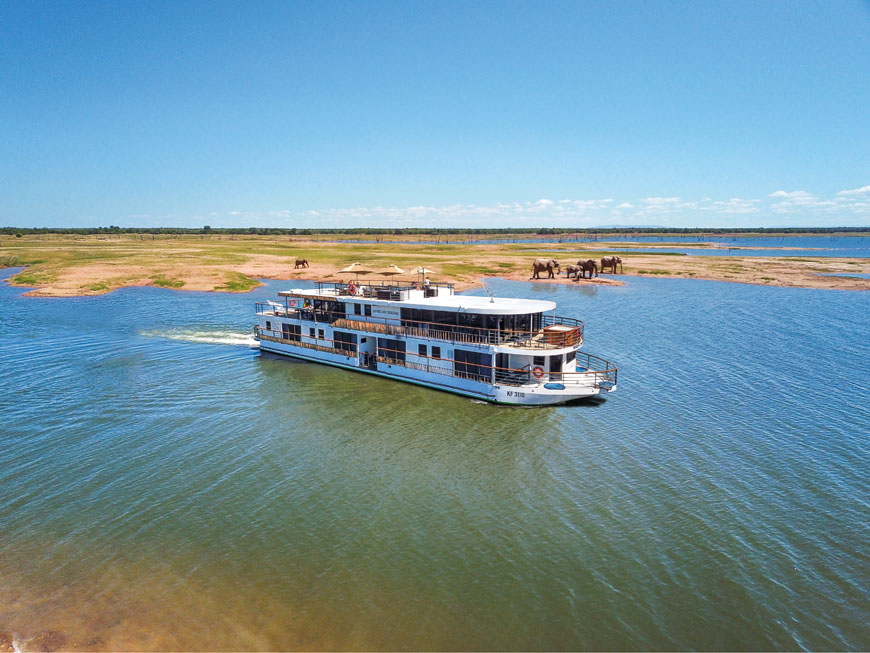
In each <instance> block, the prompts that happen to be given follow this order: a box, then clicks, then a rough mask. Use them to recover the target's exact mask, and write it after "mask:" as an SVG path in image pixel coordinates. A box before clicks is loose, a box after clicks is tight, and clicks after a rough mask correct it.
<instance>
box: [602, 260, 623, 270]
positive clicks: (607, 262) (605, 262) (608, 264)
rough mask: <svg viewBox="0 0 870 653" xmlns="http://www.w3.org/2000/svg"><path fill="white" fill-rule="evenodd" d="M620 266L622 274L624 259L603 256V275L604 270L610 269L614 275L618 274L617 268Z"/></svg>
mask: <svg viewBox="0 0 870 653" xmlns="http://www.w3.org/2000/svg"><path fill="white" fill-rule="evenodd" d="M617 264H618V265H619V271H620V272H622V259H621V258H619V257H618V256H603V257H601V274H604V268H610V269H611V270H612V271H613V274H616V266H617Z"/></svg>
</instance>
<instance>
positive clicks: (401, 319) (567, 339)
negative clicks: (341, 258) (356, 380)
mask: <svg viewBox="0 0 870 653" xmlns="http://www.w3.org/2000/svg"><path fill="white" fill-rule="evenodd" d="M279 295H280V296H282V297H283V298H284V303H283V304H279V303H274V302H268V303H264V304H258V305H257V312H258V313H259V314H261V315H266V316H271V315H274V316H276V317H287V318H292V319H299V320H308V321H314V322H324V323H327V324H329V325H331V326H334V327H336V328H343V329H353V330H356V331H365V332H369V333H376V334H383V335H394V336H403V337H411V338H425V339H430V340H442V341H445V342H455V343H463V344H476V345H494V346H500V347H505V348H510V349H572V348H576V347H579V346H580V344H581V343H582V341H583V323H582V322H580V321H579V320H575V319H573V318H566V317H558V316H556V315H555V308H556V304H555V303H554V302H549V301H540V300H531V299H514V298H498V297H475V296H469V295H454V294H453V286H452V285H451V284H432V285H431V286H429V287H428V288H425V287H419V286H415V285H414V284H407V283H402V284H397V283H390V282H386V283H385V282H382V281H381V282H371V283H370V282H366V281H360V282H358V283H357V282H354V283H342V282H329V283H325V282H320V283H318V284H317V287H316V288H313V289H294V290H286V291H281V292H280V293H279ZM551 312H552V313H551ZM545 313H546V314H545Z"/></svg>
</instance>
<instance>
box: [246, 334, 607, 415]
mask: <svg viewBox="0 0 870 653" xmlns="http://www.w3.org/2000/svg"><path fill="white" fill-rule="evenodd" d="M260 351H265V352H270V353H273V354H279V355H283V356H290V357H293V358H297V359H300V360H305V361H310V362H313V363H324V364H326V365H332V366H334V367H341V368H344V369H350V370H355V371H357V372H365V373H368V374H373V375H376V376H380V377H384V378H388V379H395V380H397V381H405V382H408V383H413V384H415V385H421V386H425V387H428V388H435V389H437V390H443V391H446V392H452V393H455V394H459V395H463V396H466V397H472V398H474V399H479V400H482V401H488V402H492V403H496V404H507V405H515V406H552V405H557V404H564V403H567V402H569V401H575V400H578V399H586V398H589V397H594V396H598V395H603V394H609V393H611V392H614V391H615V390H616V385H615V384H614V385H609V384H596V383H594V382H593V380H592V379H589V380H588V382H586V383H582V384H581V383H574V384H563V383H559V382H558V381H553V382H550V383H540V384H535V385H520V386H513V385H497V384H491V383H486V382H483V381H476V380H472V379H466V378H461V377H457V376H440V375H439V376H438V377H437V378H433V377H434V376H436V375H434V374H432V373H431V372H427V371H424V370H416V369H413V368H408V367H404V366H401V365H390V364H387V363H381V362H379V363H378V364H377V367H376V368H367V367H363V366H361V365H360V364H359V359H358V357H357V356H356V355H355V354H349V355H344V354H335V353H328V352H322V351H317V352H313V351H311V350H308V349H304V348H301V347H295V346H293V345H290V344H285V343H282V342H272V341H267V340H261V342H260ZM547 386H550V387H547Z"/></svg>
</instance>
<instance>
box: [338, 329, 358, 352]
mask: <svg viewBox="0 0 870 653" xmlns="http://www.w3.org/2000/svg"><path fill="white" fill-rule="evenodd" d="M332 337H333V338H334V339H335V348H336V349H341V350H342V351H347V352H351V353H354V354H355V353H356V334H355V333H345V332H344V331H335V332H334V333H333V335H332Z"/></svg>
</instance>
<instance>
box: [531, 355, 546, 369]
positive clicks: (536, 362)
mask: <svg viewBox="0 0 870 653" xmlns="http://www.w3.org/2000/svg"><path fill="white" fill-rule="evenodd" d="M543 364H544V357H543V356H535V357H534V358H533V359H532V365H537V366H539V367H540V366H542V365H543Z"/></svg>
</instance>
